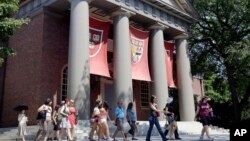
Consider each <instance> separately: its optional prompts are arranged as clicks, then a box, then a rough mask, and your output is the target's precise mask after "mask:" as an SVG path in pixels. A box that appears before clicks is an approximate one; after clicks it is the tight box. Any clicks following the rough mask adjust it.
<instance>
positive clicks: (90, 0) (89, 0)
mask: <svg viewBox="0 0 250 141" xmlns="http://www.w3.org/2000/svg"><path fill="white" fill-rule="evenodd" d="M68 1H69V2H70V3H71V2H72V1H73V0H68ZM78 1H87V2H88V3H90V2H92V1H93V0H78Z"/></svg>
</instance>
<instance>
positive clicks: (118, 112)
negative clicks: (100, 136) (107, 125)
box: [113, 100, 127, 141]
mask: <svg viewBox="0 0 250 141" xmlns="http://www.w3.org/2000/svg"><path fill="white" fill-rule="evenodd" d="M115 116H116V119H115V122H116V125H117V127H116V130H115V132H114V135H113V139H114V140H113V141H117V140H116V139H115V137H116V135H117V133H118V132H119V131H120V132H121V133H122V137H123V140H124V141H127V137H126V134H125V132H124V127H123V122H124V117H125V115H124V110H123V102H122V101H121V100H119V101H118V103H117V107H116V109H115Z"/></svg>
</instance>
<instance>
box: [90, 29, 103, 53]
mask: <svg viewBox="0 0 250 141" xmlns="http://www.w3.org/2000/svg"><path fill="white" fill-rule="evenodd" d="M102 38H103V30H100V29H96V28H92V27H90V28H89V52H90V54H89V55H90V57H94V56H96V55H97V54H98V53H99V51H100V50H101V47H102Z"/></svg>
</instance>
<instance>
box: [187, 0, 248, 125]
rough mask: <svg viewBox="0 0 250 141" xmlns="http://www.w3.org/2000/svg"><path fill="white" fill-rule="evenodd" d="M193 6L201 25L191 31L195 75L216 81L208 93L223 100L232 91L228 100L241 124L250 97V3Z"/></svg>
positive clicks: (210, 0) (235, 0) (220, 0)
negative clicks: (221, 97) (198, 74)
mask: <svg viewBox="0 0 250 141" xmlns="http://www.w3.org/2000/svg"><path fill="white" fill-rule="evenodd" d="M193 4H194V7H195V9H196V10H197V12H198V13H199V15H200V21H199V22H197V23H196V24H194V25H193V26H192V27H191V28H192V29H191V34H192V37H191V39H190V50H189V51H190V57H191V62H192V69H193V70H192V71H193V73H194V74H195V73H203V74H204V77H205V78H208V79H209V80H210V81H212V80H216V83H210V86H211V87H210V89H207V91H206V92H208V93H211V92H212V93H213V94H216V95H217V96H218V95H222V96H223V95H224V94H225V93H227V91H228V90H229V91H230V94H231V99H228V100H232V103H233V108H234V115H235V120H236V121H239V120H240V118H241V114H242V113H243V112H242V111H243V109H245V108H246V107H249V97H250V71H249V70H250V24H249V23H250V18H249V15H250V1H249V0H194V1H193ZM215 84H216V85H215ZM222 84H224V85H222ZM211 90H212V91H211ZM223 91H224V92H223ZM223 93H224V94H223ZM224 96H225V97H227V96H228V95H227V94H225V95H224ZM224 96H223V97H224ZM217 98H219V97H217Z"/></svg>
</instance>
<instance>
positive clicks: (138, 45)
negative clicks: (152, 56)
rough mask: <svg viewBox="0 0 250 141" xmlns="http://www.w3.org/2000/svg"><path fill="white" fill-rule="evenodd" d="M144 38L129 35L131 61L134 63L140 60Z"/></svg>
mask: <svg viewBox="0 0 250 141" xmlns="http://www.w3.org/2000/svg"><path fill="white" fill-rule="evenodd" d="M143 47H144V40H140V39H137V38H135V37H132V36H131V57H132V58H131V61H132V63H134V64H137V63H138V62H140V60H141V57H142V55H143Z"/></svg>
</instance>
